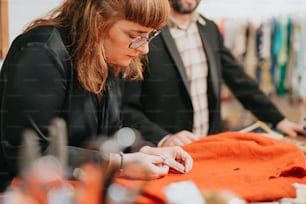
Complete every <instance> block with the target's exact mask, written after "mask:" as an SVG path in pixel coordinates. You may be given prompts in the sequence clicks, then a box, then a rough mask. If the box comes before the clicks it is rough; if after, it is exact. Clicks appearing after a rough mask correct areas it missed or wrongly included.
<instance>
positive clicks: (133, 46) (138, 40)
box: [129, 30, 161, 49]
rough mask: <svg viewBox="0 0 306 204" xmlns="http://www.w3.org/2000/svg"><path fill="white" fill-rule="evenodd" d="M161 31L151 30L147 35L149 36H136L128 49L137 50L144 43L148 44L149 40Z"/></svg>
mask: <svg viewBox="0 0 306 204" xmlns="http://www.w3.org/2000/svg"><path fill="white" fill-rule="evenodd" d="M160 32H161V30H153V31H152V32H151V33H149V36H148V37H147V36H138V37H136V38H134V39H132V42H131V43H130V45H129V48H131V49H137V48H139V47H141V46H142V45H143V44H144V43H146V42H148V43H150V42H151V40H153V39H154V38H155V37H156V36H158V35H159V34H160Z"/></svg>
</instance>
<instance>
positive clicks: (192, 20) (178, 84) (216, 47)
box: [123, 0, 303, 146]
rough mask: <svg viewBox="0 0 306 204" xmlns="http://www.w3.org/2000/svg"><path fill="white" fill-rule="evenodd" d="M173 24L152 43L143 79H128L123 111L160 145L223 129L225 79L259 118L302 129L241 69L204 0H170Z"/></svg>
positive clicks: (133, 124)
mask: <svg viewBox="0 0 306 204" xmlns="http://www.w3.org/2000/svg"><path fill="white" fill-rule="evenodd" d="M169 2H170V4H171V7H172V11H171V18H170V22H169V24H168V25H167V26H166V27H164V28H163V29H162V32H161V35H160V36H158V37H156V38H155V39H154V40H153V41H152V43H151V46H150V53H149V54H148V62H147V67H146V69H145V73H144V81H139V82H126V83H125V90H124V97H123V98H124V103H123V116H124V124H125V125H126V126H130V127H134V128H137V129H138V130H139V131H140V132H141V133H142V135H143V136H144V138H145V139H146V140H148V141H151V142H152V143H154V144H155V145H158V146H171V145H184V144H188V143H191V142H192V141H194V140H196V139H197V138H199V137H200V136H205V135H210V134H215V133H218V132H221V131H222V129H221V111H220V107H221V101H220V100H221V99H220V98H221V95H220V87H221V81H222V80H223V81H224V82H225V83H226V85H227V86H228V87H229V88H230V89H231V91H232V92H233V93H234V95H235V96H236V97H237V99H238V100H239V101H240V102H241V103H242V104H243V106H244V107H245V108H246V109H248V110H250V111H251V112H252V113H253V114H254V115H255V116H256V117H257V118H258V119H260V120H262V121H265V122H268V123H271V124H272V125H274V127H276V128H277V129H279V130H280V131H282V132H283V133H284V134H286V135H289V136H296V135H297V134H299V133H300V134H303V130H302V127H301V126H300V125H298V124H296V123H293V122H290V121H288V120H287V119H286V118H285V117H284V116H283V115H282V114H281V113H280V112H279V110H278V109H277V108H276V107H275V106H274V105H273V104H272V102H270V101H269V99H268V98H267V97H266V96H265V95H264V94H263V92H262V91H261V90H260V89H259V87H258V84H257V83H256V82H255V81H254V80H252V79H251V78H250V77H249V76H247V75H246V73H245V72H244V71H243V68H242V67H241V65H240V64H239V63H238V61H237V60H236V59H235V58H234V57H233V55H232V54H231V53H230V51H229V50H228V49H227V48H226V47H225V46H224V43H223V38H222V36H221V34H220V32H219V30H218V28H217V26H216V24H215V23H214V22H213V21H211V20H209V19H207V18H205V17H203V16H201V15H199V14H198V13H196V12H195V9H196V8H197V6H198V5H199V3H200V0H169Z"/></svg>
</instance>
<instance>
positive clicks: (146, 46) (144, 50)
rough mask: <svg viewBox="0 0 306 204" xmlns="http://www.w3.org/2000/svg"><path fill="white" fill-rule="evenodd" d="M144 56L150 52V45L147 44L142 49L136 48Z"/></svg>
mask: <svg viewBox="0 0 306 204" xmlns="http://www.w3.org/2000/svg"><path fill="white" fill-rule="evenodd" d="M136 49H137V50H138V51H139V52H140V53H141V54H142V55H146V54H148V52H149V43H148V42H145V43H143V45H141V46H140V47H138V48H136Z"/></svg>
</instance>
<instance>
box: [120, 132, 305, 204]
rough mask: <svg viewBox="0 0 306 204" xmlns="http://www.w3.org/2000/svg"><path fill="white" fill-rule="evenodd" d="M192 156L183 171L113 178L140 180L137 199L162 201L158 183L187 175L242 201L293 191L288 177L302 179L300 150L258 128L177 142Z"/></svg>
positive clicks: (202, 186)
mask: <svg viewBox="0 0 306 204" xmlns="http://www.w3.org/2000/svg"><path fill="white" fill-rule="evenodd" d="M183 148H184V149H185V150H186V151H188V152H189V153H190V154H191V156H192V157H193V159H194V166H193V169H192V170H191V171H190V172H189V173H186V174H171V173H170V174H168V175H167V176H165V177H163V178H160V179H156V180H152V181H147V182H146V183H144V182H143V181H135V180H134V181H132V180H125V179H118V180H117V181H116V182H118V183H120V184H122V185H125V186H128V187H130V188H135V186H138V187H139V186H140V185H141V186H142V187H141V188H142V189H141V192H142V194H141V195H140V196H138V197H137V203H165V202H166V196H165V194H164V192H163V189H164V188H165V187H166V186H168V185H169V184H171V183H174V182H179V181H186V180H188V181H193V182H194V183H195V184H196V186H197V187H198V188H199V189H200V190H201V191H205V190H213V191H215V190H216V191H219V190H229V191H231V192H233V193H234V194H236V195H237V196H240V197H241V198H243V199H245V200H246V201H250V202H251V201H254V202H256V201H257V202H258V201H274V200H278V199H281V198H284V197H295V188H294V187H293V186H292V184H293V183H295V182H298V183H304V184H306V177H305V176H306V166H305V156H304V153H303V152H302V151H301V150H300V149H299V148H297V147H296V146H295V145H293V144H289V143H286V142H283V141H280V140H276V139H271V138H268V137H265V136H262V135H260V134H258V133H239V132H227V133H221V134H217V135H214V136H209V137H205V138H203V139H201V140H199V141H196V142H194V143H192V144H189V145H185V146H184V147H183Z"/></svg>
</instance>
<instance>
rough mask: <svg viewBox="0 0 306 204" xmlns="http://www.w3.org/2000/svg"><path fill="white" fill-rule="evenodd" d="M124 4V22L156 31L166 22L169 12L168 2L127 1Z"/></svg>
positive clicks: (149, 0) (164, 0)
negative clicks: (134, 23)
mask: <svg viewBox="0 0 306 204" xmlns="http://www.w3.org/2000/svg"><path fill="white" fill-rule="evenodd" d="M126 4H127V6H126V11H125V14H126V15H125V19H126V20H130V21H134V22H136V23H139V24H140V25H142V26H145V27H149V28H153V29H156V30H159V29H161V28H162V27H163V26H164V25H165V24H166V23H167V22H168V18H169V12H170V6H169V2H168V0H154V1H152V0H129V1H126Z"/></svg>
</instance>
